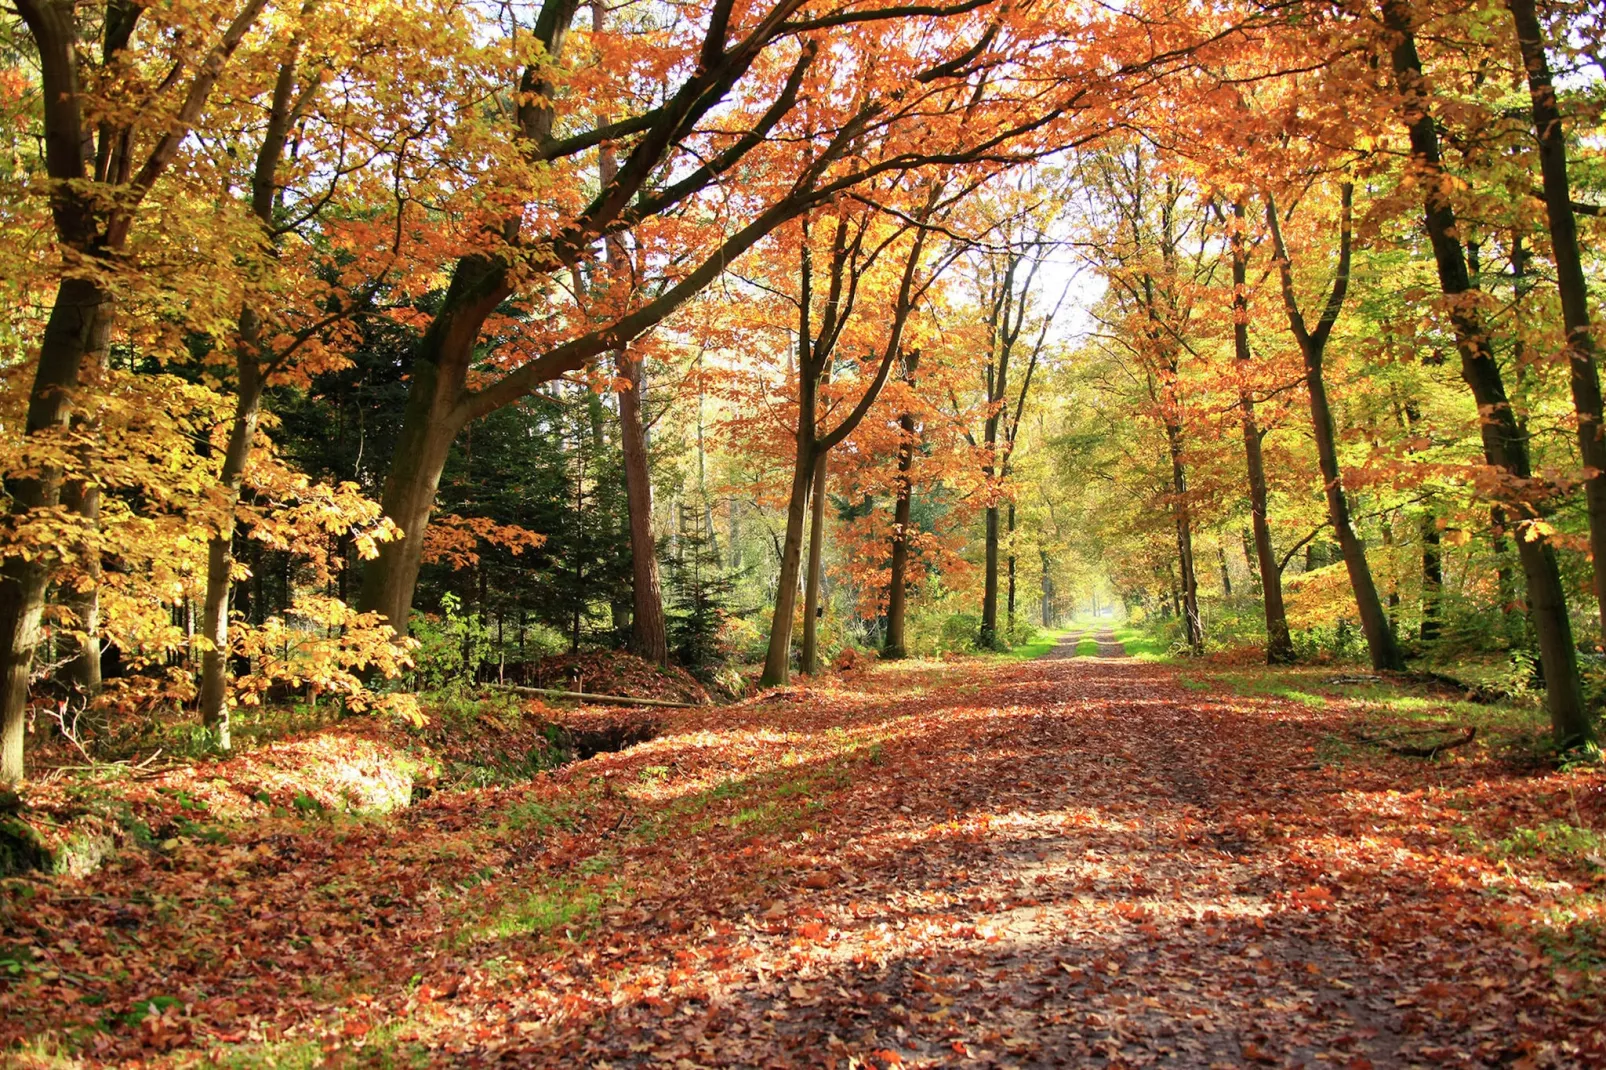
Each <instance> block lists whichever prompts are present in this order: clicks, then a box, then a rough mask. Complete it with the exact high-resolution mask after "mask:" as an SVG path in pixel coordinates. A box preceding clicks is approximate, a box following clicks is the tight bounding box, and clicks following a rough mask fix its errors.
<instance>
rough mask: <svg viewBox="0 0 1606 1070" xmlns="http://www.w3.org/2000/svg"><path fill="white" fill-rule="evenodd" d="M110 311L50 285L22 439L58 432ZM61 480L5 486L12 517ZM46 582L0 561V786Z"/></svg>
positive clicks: (47, 473)
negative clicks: (51, 297)
mask: <svg viewBox="0 0 1606 1070" xmlns="http://www.w3.org/2000/svg"><path fill="white" fill-rule="evenodd" d="M110 303H111V296H110V295H109V294H108V293H106V292H105V290H103V289H102V288H101V287H100V286H98V285H97V284H95V283H94V282H93V281H91V280H88V279H82V278H66V279H63V280H62V281H61V282H60V283H59V284H58V286H57V288H56V300H55V304H54V305H53V306H52V307H51V310H50V319H49V320H48V321H47V322H46V324H45V331H44V339H43V344H42V345H41V346H40V351H39V367H38V369H37V370H36V371H35V372H34V380H33V386H32V388H31V390H30V392H29V396H28V414H27V417H26V422H25V423H24V425H23V433H24V434H27V435H37V434H40V433H42V432H47V431H50V430H54V429H62V428H65V427H66V425H67V421H68V419H69V417H70V416H71V411H72V410H71V405H70V399H71V393H72V390H73V388H74V387H76V386H77V385H78V380H79V376H80V375H81V374H82V372H83V368H84V361H85V357H86V356H87V355H88V354H89V353H90V352H91V350H92V348H93V345H94V339H95V336H96V325H97V324H98V323H99V322H101V317H102V316H103V315H104V313H105V309H106V308H107V307H108V306H109V305H110ZM61 477H62V473H61V472H60V470H58V469H54V468H45V469H43V470H41V471H40V472H39V473H38V474H37V475H36V476H32V477H29V478H23V479H11V480H7V481H6V491H7V493H8V494H9V496H10V498H11V512H12V514H13V515H14V516H22V515H25V514H27V513H29V512H31V511H33V510H35V509H46V508H50V507H53V506H55V505H56V504H57V503H58V502H59V501H60V498H61ZM49 580H50V572H49V568H48V566H47V563H46V562H45V561H44V560H42V559H41V558H39V557H38V556H34V557H32V558H31V559H27V560H24V559H23V558H22V557H20V556H11V557H7V558H6V559H5V562H4V564H3V566H0V657H3V658H4V659H5V661H4V665H3V666H0V675H3V681H0V688H3V690H0V782H5V783H16V782H19V781H21V780H22V778H23V774H24V768H23V731H24V728H25V726H26V720H27V712H28V673H29V671H30V670H31V668H32V667H33V656H34V650H35V648H36V647H37V646H38V645H39V622H40V619H41V617H42V615H43V613H44V607H45V588H46V586H47V585H48V584H49Z"/></svg>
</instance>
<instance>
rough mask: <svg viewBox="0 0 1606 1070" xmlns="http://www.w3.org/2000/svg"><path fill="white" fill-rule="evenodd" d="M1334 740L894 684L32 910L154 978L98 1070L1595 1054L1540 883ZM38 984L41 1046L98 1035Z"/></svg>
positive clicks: (83, 892) (1226, 710) (900, 675)
mask: <svg viewBox="0 0 1606 1070" xmlns="http://www.w3.org/2000/svg"><path fill="white" fill-rule="evenodd" d="M1067 642H1073V641H1072V640H1067ZM1063 646H1064V643H1062V644H1061V647H1063ZM1071 649H1072V650H1073V651H1074V649H1075V648H1074V645H1073V646H1072V647H1071ZM1328 716H1330V715H1327V714H1324V713H1322V712H1320V711H1317V712H1312V711H1311V710H1309V709H1307V708H1304V707H1295V706H1286V705H1279V704H1276V703H1272V702H1263V703H1251V702H1246V701H1244V700H1238V699H1223V698H1217V697H1213V696H1210V695H1203V694H1200V693H1198V692H1194V691H1189V690H1186V689H1183V688H1181V687H1180V686H1179V685H1178V684H1177V683H1176V682H1175V680H1174V679H1173V677H1172V675H1171V673H1170V671H1169V670H1168V669H1166V668H1164V667H1161V666H1156V665H1149V664H1143V663H1138V662H1134V661H1130V660H1103V661H1100V660H1094V659H1086V658H1084V659H1074V658H1058V659H1051V658H1043V659H1039V660H1037V661H1034V662H1029V663H1025V664H1019V665H1004V666H998V665H991V666H989V665H988V664H987V663H984V662H974V663H967V664H966V665H964V666H961V667H960V668H959V669H957V670H955V669H953V668H951V667H947V668H942V669H940V670H938V669H932V668H930V667H927V668H921V667H918V666H915V665H913V664H900V665H897V666H892V667H887V668H883V669H879V670H877V671H876V672H874V673H872V674H870V675H869V676H867V677H865V678H863V679H856V680H848V681H845V682H842V683H840V684H838V685H837V686H835V688H834V689H830V690H810V691H802V690H799V691H792V692H782V693H778V694H776V695H774V696H772V697H770V698H769V699H767V700H765V701H763V702H758V703H753V704H749V705H745V706H742V707H736V708H733V709H726V710H711V711H692V712H689V713H688V714H687V715H686V718H685V719H683V720H680V721H676V722H672V723H669V724H667V725H666V726H665V727H666V732H665V734H664V735H663V736H662V737H660V738H659V739H657V740H655V741H653V742H651V743H647V744H644V745H641V746H638V747H636V748H633V749H632V750H629V751H626V752H622V753H620V754H613V755H603V756H599V757H598V758H595V759H592V760H590V761H588V762H583V763H579V764H578V765H577V766H574V767H571V768H570V769H568V770H566V771H564V773H563V774H561V775H559V776H557V777H554V778H542V780H540V781H539V782H538V783H537V784H535V785H532V786H531V787H530V788H529V789H519V790H513V789H509V790H503V791H499V792H498V791H487V792H482V793H470V794H469V795H468V796H466V797H465V796H458V797H457V798H456V799H455V800H447V799H443V798H436V799H431V800H430V801H428V802H427V803H424V804H422V805H419V806H415V807H414V808H413V809H412V810H411V811H408V812H407V814H406V816H405V817H404V818H402V819H401V820H400V821H399V822H398V823H397V824H395V825H391V826H359V827H356V828H354V829H348V830H346V831H344V832H342V833H341V836H342V838H344V840H345V842H344V844H343V845H332V844H331V843H330V842H329V840H330V835H329V833H327V832H322V833H319V832H312V833H306V834H297V836H298V837H299V838H296V837H292V836H291V835H290V834H289V833H286V832H283V831H282V830H280V831H278V832H275V833H274V834H273V835H272V836H270V837H266V838H264V839H263V840H262V841H261V842H260V843H259V844H258V845H256V846H251V845H250V844H239V845H236V846H233V847H227V846H226V847H223V848H221V849H220V851H221V852H222V853H224V855H225V857H232V856H229V855H227V852H230V851H232V852H234V855H235V856H237V857H238V858H239V859H240V861H239V862H237V863H234V865H236V866H248V867H250V868H249V870H248V871H247V872H245V873H244V874H243V875H242V876H239V879H238V881H237V883H236V884H235V885H230V886H228V887H226V888H225V887H224V886H223V885H224V883H225V875H224V867H223V866H222V865H221V864H220V865H218V866H216V867H214V868H213V869H212V870H210V871H206V872H200V871H197V872H193V873H187V874H186V873H173V874H172V876H171V880H172V881H173V882H174V886H175V887H182V888H187V889H188V891H187V892H186V893H184V894H182V895H181V894H178V893H174V894H172V895H171V896H170V897H167V898H164V896H166V895H167V893H165V892H163V891H161V890H159V889H157V890H154V891H147V888H148V887H150V883H149V882H151V881H155V880H168V879H169V877H168V876H166V874H167V873H168V872H169V871H170V870H171V869H172V867H173V866H174V865H176V864H177V863H175V862H167V861H164V862H162V863H161V865H156V866H153V867H151V868H150V869H148V870H145V871H140V872H124V873H123V874H122V877H121V879H122V880H124V881H126V882H129V883H128V887H124V885H122V884H119V883H117V881H118V874H117V873H116V872H115V871H110V872H108V873H107V874H105V875H103V877H101V878H98V879H97V881H94V882H88V883H86V885H83V886H78V887H74V888H68V889H67V891H68V892H71V893H72V894H71V896H69V897H68V898H70V899H71V902H70V903H68V902H63V903H56V902H54V900H52V898H51V897H52V896H54V895H56V893H55V892H52V891H50V890H48V889H47V890H46V891H44V892H40V893H37V894H38V896H39V897H40V898H37V899H36V900H34V901H33V907H34V909H35V910H36V914H35V917H38V916H51V915H49V914H48V910H59V911H61V912H62V913H61V914H60V915H59V916H60V917H61V918H63V919H68V918H70V919H71V923H70V924H71V925H72V927H73V930H72V932H71V934H70V935H71V937H72V939H71V940H66V938H65V937H64V940H65V942H64V943H61V944H58V945H56V946H55V947H54V949H53V950H52V952H51V953H52V956H53V961H54V962H55V963H56V965H55V966H54V967H53V969H54V970H61V971H64V972H66V971H71V972H72V973H73V974H74V976H76V977H79V978H82V977H85V976H91V975H96V976H98V975H99V974H101V973H103V972H104V971H105V970H106V969H108V968H110V967H116V969H117V970H119V971H120V973H119V974H118V976H119V977H123V978H125V980H124V981H120V982H116V983H115V984H114V982H113V981H112V980H109V979H108V980H105V981H104V982H103V984H104V987H103V988H101V989H99V990H97V998H98V1002H97V1003H96V1005H95V1008H94V1009H90V1008H87V1007H85V1008H81V1009H82V1011H84V1012H87V1014H88V1016H89V1020H97V1019H98V1020H100V1021H102V1022H110V1023H111V1024H110V1025H109V1026H102V1027H101V1028H102V1030H105V1031H102V1032H95V1031H90V1032H88V1033H82V1032H80V1033H75V1034H70V1035H72V1036H78V1037H80V1038H88V1039H80V1040H78V1041H75V1042H73V1043H74V1045H77V1046H80V1049H79V1050H80V1054H82V1055H84V1056H86V1057H88V1058H90V1059H99V1058H105V1059H119V1060H128V1061H140V1060H149V1061H153V1062H166V1061H173V1060H176V1061H177V1062H179V1063H184V1062H185V1060H186V1059H191V1060H193V1058H195V1057H196V1056H199V1055H201V1054H208V1055H209V1057H220V1058H221V1057H224V1056H228V1057H233V1056H239V1057H241V1058H243V1057H245V1056H247V1055H249V1056H254V1057H260V1056H261V1055H262V1054H263V1053H264V1052H267V1053H270V1054H272V1053H277V1054H276V1055H274V1057H275V1058H278V1059H281V1060H285V1061H287V1064H289V1063H293V1064H294V1065H301V1063H297V1062H294V1060H293V1059H292V1058H291V1056H295V1057H297V1058H300V1057H302V1056H306V1057H308V1058H312V1059H319V1058H325V1057H326V1058H328V1059H330V1060H335V1061H340V1062H341V1064H342V1065H411V1064H417V1065H430V1064H433V1065H453V1066H460V1065H488V1064H497V1065H510V1066H586V1067H615V1068H623V1067H635V1066H642V1067H645V1066H660V1065H663V1066H677V1067H700V1066H731V1067H736V1066H743V1067H746V1066H766V1067H771V1066H800V1067H801V1066H811V1067H812V1066H820V1065H835V1066H839V1067H848V1066H861V1067H870V1066H874V1067H878V1068H886V1067H891V1066H897V1065H904V1066H909V1065H914V1066H937V1065H942V1066H966V1067H970V1066H993V1065H997V1066H1032V1067H1049V1066H1076V1065H1111V1066H1141V1065H1149V1064H1164V1065H1168V1066H1182V1067H1201V1068H1205V1067H1220V1066H1234V1067H1236V1066H1257V1065H1265V1066H1301V1065H1303V1066H1308V1067H1316V1066H1328V1067H1348V1068H1351V1070H1365V1068H1367V1067H1384V1066H1413V1065H1423V1064H1441V1063H1442V1064H1448V1065H1477V1066H1484V1065H1511V1064H1515V1065H1519V1066H1557V1067H1560V1066H1583V1065H1589V1064H1591V1063H1593V1064H1594V1065H1601V1064H1600V1063H1599V1062H1596V1061H1594V1060H1596V1059H1597V1057H1598V1056H1601V1055H1603V1054H1606V1041H1603V1038H1602V1032H1601V1015H1600V1004H1599V1002H1598V1001H1597V1000H1595V999H1594V997H1592V996H1590V995H1589V992H1588V989H1587V988H1585V987H1581V984H1580V982H1578V981H1577V980H1574V981H1573V982H1571V983H1572V984H1573V986H1574V987H1573V989H1572V990H1570V991H1569V990H1566V989H1565V988H1563V987H1562V986H1561V984H1559V983H1558V981H1557V979H1556V977H1557V975H1555V974H1553V973H1552V972H1551V971H1550V970H1549V969H1548V968H1547V967H1546V966H1545V965H1544V960H1543V959H1542V958H1538V959H1536V958H1535V953H1534V951H1533V950H1532V948H1531V947H1527V946H1524V945H1523V944H1522V942H1521V941H1520V940H1519V939H1518V938H1516V937H1514V936H1513V935H1512V930H1511V925H1512V921H1511V919H1512V918H1514V917H1516V916H1517V915H1516V913H1515V911H1516V910H1517V909H1518V907H1519V906H1520V904H1521V903H1522V902H1525V901H1526V899H1525V897H1528V896H1530V895H1533V894H1537V893H1535V892H1534V891H1533V888H1534V887H1537V886H1530V885H1526V884H1524V883H1523V882H1522V881H1515V882H1513V881H1510V880H1507V881H1505V882H1504V883H1501V882H1500V879H1499V878H1498V877H1497V876H1496V873H1495V867H1493V866H1491V865H1490V863H1489V862H1488V861H1487V859H1486V858H1485V857H1484V856H1480V855H1477V854H1475V853H1473V852H1471V851H1464V850H1463V849H1462V848H1461V846H1460V844H1459V841H1458V839H1457V838H1456V836H1455V835H1453V834H1452V831H1451V830H1452V827H1453V826H1454V825H1456V823H1457V822H1460V821H1465V820H1467V817H1466V815H1465V814H1464V813H1460V812H1457V811H1453V810H1451V809H1448V808H1446V806H1445V804H1444V803H1443V801H1442V799H1441V801H1439V802H1433V801H1431V799H1430V793H1428V792H1424V791H1420V790H1414V789H1413V788H1412V785H1411V784H1410V783H1408V782H1407V783H1404V784H1403V785H1402V784H1401V783H1400V781H1399V778H1400V777H1402V776H1406V775H1414V773H1412V772H1411V771H1414V770H1417V769H1420V768H1423V766H1422V764H1421V763H1415V764H1410V763H1406V762H1404V761H1403V760H1401V761H1400V762H1399V763H1397V767H1396V766H1389V767H1387V768H1383V769H1378V768H1374V767H1366V768H1333V767H1325V766H1318V765H1317V764H1316V763H1315V762H1314V761H1313V757H1312V754H1313V747H1314V746H1315V745H1316V743H1317V742H1318V741H1319V740H1321V739H1322V737H1323V735H1324V733H1326V732H1328V731H1331V730H1333V728H1334V725H1333V724H1332V723H1331V722H1330V721H1324V717H1328ZM1441 779H1442V774H1441ZM1402 786H1403V788H1404V789H1405V790H1404V791H1403V792H1402V791H1399V790H1396V789H1397V788H1400V787H1402ZM320 852H321V853H320ZM454 852H456V853H455V854H454ZM459 855H466V858H463V859H462V861H461V865H462V866H463V867H464V868H463V869H462V870H461V875H454V876H451V877H450V879H447V878H446V877H445V876H443V875H442V871H441V869H440V867H443V866H446V865H448V862H445V861H442V859H455V858H458V857H459ZM451 864H458V863H456V862H453V863H451ZM164 866H165V867H167V868H166V869H164V868H163V867H164ZM341 867H344V868H341ZM431 867H434V869H431ZM470 872H472V873H473V874H476V875H477V876H476V877H473V878H470V877H469V876H467V874H468V873H470ZM197 873H198V874H199V875H197ZM431 873H434V874H435V875H434V876H433V877H431V876H430V874H431ZM453 873H454V874H456V873H458V871H453ZM365 874H369V875H370V876H368V877H366V878H365ZM426 878H428V879H426ZM139 879H143V880H144V881H145V882H146V883H139ZM374 880H379V881H380V882H381V884H379V885H376V884H374V883H373V881H374ZM1489 888H1497V889H1498V894H1488V893H1486V892H1485V891H1483V889H1489ZM130 889H132V890H130ZM225 891H227V892H228V893H229V895H228V896H227V897H226V898H225V897H224V896H223V894H222V893H223V892H225ZM63 894H64V895H65V893H63ZM153 895H154V896H155V897H156V901H157V902H158V903H166V904H167V905H166V906H165V907H163V908H162V910H163V911H165V913H160V912H159V913H151V912H150V911H148V910H146V909H145V908H140V910H141V913H139V914H138V916H137V917H136V916H132V915H131V914H130V911H131V910H132V909H133V908H131V907H130V906H129V905H128V904H129V903H130V902H135V901H137V899H136V897H139V896H143V897H145V899H144V901H145V902H147V903H148V902H150V901H151V896H153ZM325 897H327V898H325ZM220 903H222V904H226V905H224V906H220V905H218V904H220ZM39 910H45V911H47V913H46V914H44V915H39V914H38V913H37V911H39ZM63 924H66V922H65V921H64V922H63ZM119 927H121V928H119ZM101 928H104V929H105V930H106V931H108V932H112V933H119V932H120V933H123V934H125V935H127V936H130V937H132V938H133V939H123V938H121V937H119V940H120V944H119V946H120V947H121V948H122V950H120V951H118V950H116V948H110V949H109V948H107V947H106V946H105V941H104V938H99V937H97V936H96V935H95V934H96V932H97V931H99V929H101ZM230 940H233V941H234V945H235V946H234V948H233V949H232V950H231V949H229V948H228V947H227V946H226V945H227V944H228V942H229V941H230ZM86 948H87V950H86ZM141 955H144V956H146V957H145V958H140V957H139V956H141ZM263 963H266V964H267V965H266V966H264V965H263ZM107 976H108V977H109V976H110V975H107ZM129 976H132V977H133V978H134V980H133V981H127V980H126V978H128V977H129ZM141 979H143V980H141ZM60 984H61V985H62V988H61V990H62V991H67V990H68V989H67V988H66V982H61V983H60ZM74 984H75V985H77V989H76V991H78V992H79V995H78V996H76V997H74V998H75V999H81V998H82V993H83V991H84V990H86V989H88V988H91V987H93V986H89V985H86V984H84V983H83V982H82V981H81V980H80V981H75V982H74ZM117 984H121V985H122V986H123V987H121V988H119V987H116V985H117ZM0 991H3V989H0ZM51 991H54V990H51ZM158 991H159V992H162V993H170V994H172V995H173V996H174V997H175V999H176V1000H179V1001H182V1002H176V1003H175V1004H174V1005H173V1006H171V1007H169V1008H168V1009H167V1010H165V1011H164V1012H163V1017H162V1019H158V1020H156V1022H157V1024H156V1026H154V1027H153V1026H152V1024H151V1023H152V1019H150V1018H148V1017H147V1018H145V1019H144V1020H140V1019H139V1017H138V1016H137V1015H136V1017H135V1021H139V1024H138V1025H137V1026H136V1025H131V1024H126V1020H125V1019H121V1018H117V1017H115V1015H117V1014H121V1013H123V1012H124V1010H125V1008H126V1007H128V1006H129V1001H130V1000H132V999H137V998H149V997H151V996H152V995H153V994H154V993H156V992H158ZM29 996H30V998H29V999H27V1000H22V999H18V1000H16V1001H15V1003H16V1011H17V1013H19V1014H24V1013H26V1014H32V1015H34V1016H35V1017H34V1018H32V1019H28V1020H29V1021H32V1022H33V1023H34V1024H33V1026H32V1027H31V1029H30V1033H29V1034H27V1035H32V1036H35V1037H37V1036H39V1035H41V1030H42V1027H41V1026H39V1024H38V1022H39V1019H38V1017H37V1015H38V1014H39V1013H40V1012H39V1007H40V1006H41V1003H40V1002H38V1001H40V1000H44V1001H45V1002H44V1003H43V1004H42V1005H43V1006H44V1007H47V1008H52V1010H51V1011H50V1013H51V1014H53V1015H56V1016H57V1017H58V1019H60V1018H62V1016H66V1015H68V1013H69V1011H68V1008H67V1005H66V1004H65V1003H51V1002H49V1001H50V1000H51V999H52V995H51V992H46V991H33V992H31V993H30V994H29ZM136 1008H137V1004H136ZM72 1013H75V1014H76V1013H79V1011H78V1010H74V1011H73V1012H72ZM108 1014H111V1015H113V1017H107V1015H108ZM22 1021H23V1019H20V1018H12V1019H10V1024H9V1025H8V1028H10V1029H12V1030H16V1029H17V1028H18V1023H19V1022H22ZM58 1035H68V1034H58ZM1558 1038H1564V1039H1567V1042H1569V1043H1572V1044H1574V1045H1575V1046H1574V1047H1573V1048H1571V1049H1568V1048H1564V1047H1559V1046H1558ZM163 1053H165V1054H163ZM298 1053H299V1054H298ZM337 1057H338V1058H337ZM241 1065H245V1063H243V1062H242V1063H241ZM251 1065H258V1064H257V1063H252V1064H251ZM309 1065H310V1064H309Z"/></svg>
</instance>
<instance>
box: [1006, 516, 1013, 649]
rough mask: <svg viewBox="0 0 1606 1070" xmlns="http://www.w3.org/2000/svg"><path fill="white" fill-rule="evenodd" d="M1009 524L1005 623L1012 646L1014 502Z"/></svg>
mask: <svg viewBox="0 0 1606 1070" xmlns="http://www.w3.org/2000/svg"><path fill="white" fill-rule="evenodd" d="M1007 522H1008V524H1009V529H1008V531H1009V558H1008V560H1007V561H1006V562H1005V565H1004V569H1005V572H1006V574H1007V577H1008V586H1007V587H1006V588H1005V595H1004V607H1005V610H1004V621H1005V624H1006V627H1007V631H1006V632H1005V633H1004V634H1005V635H1006V636H1007V637H1008V641H1009V642H1010V643H1011V644H1013V643H1014V642H1015V503H1014V502H1010V503H1009V517H1008V521H1007Z"/></svg>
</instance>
